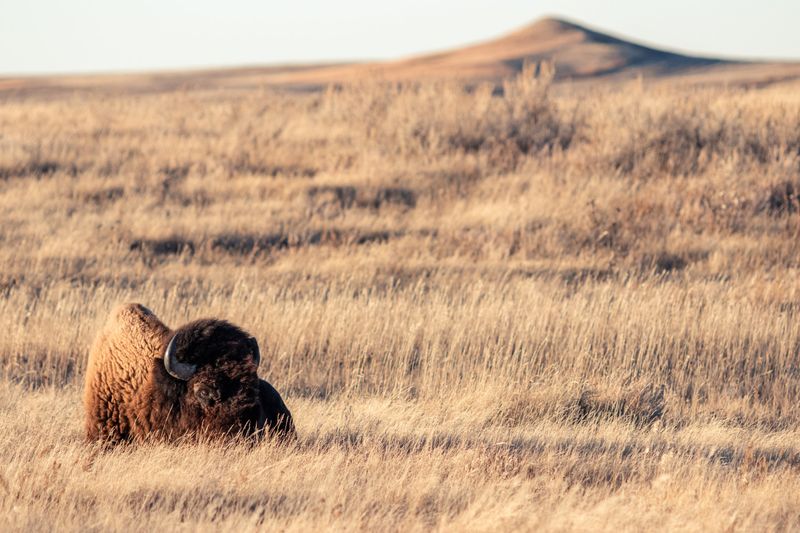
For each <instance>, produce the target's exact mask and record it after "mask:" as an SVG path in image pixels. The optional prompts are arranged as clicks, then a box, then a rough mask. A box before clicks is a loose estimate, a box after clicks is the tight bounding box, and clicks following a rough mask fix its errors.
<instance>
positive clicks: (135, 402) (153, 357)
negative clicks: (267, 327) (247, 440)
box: [84, 304, 295, 443]
mask: <svg viewBox="0 0 800 533" xmlns="http://www.w3.org/2000/svg"><path fill="white" fill-rule="evenodd" d="M173 335H174V336H175V344H176V348H177V349H176V352H175V355H176V357H177V359H178V361H180V362H182V363H190V364H195V365H197V371H196V372H195V373H194V375H193V376H192V377H191V378H190V379H189V380H188V381H182V380H180V379H176V378H174V377H173V376H171V375H170V374H169V373H168V372H167V371H166V369H165V368H164V360H163V359H162V357H163V354H164V351H165V349H166V347H167V344H168V343H169V341H170V339H171V338H172V337H173ZM255 350H257V345H255V340H254V339H253V338H252V337H250V336H249V335H248V334H247V333H245V332H244V331H242V330H241V329H239V328H238V327H236V326H234V325H232V324H230V323H228V322H225V321H223V320H214V319H206V320H198V321H195V322H191V323H189V324H187V325H185V326H183V327H181V328H179V329H178V330H176V331H174V332H173V331H171V330H170V329H169V328H168V327H167V326H165V325H164V324H163V323H162V322H161V321H160V320H159V319H158V318H157V317H156V316H155V315H154V314H153V313H152V312H151V311H150V310H148V309H147V308H145V307H143V306H141V305H139V304H126V305H122V306H120V307H118V308H117V309H115V310H114V312H112V313H111V316H110V317H109V319H108V322H107V323H106V325H105V327H104V328H103V330H102V331H101V332H100V333H99V334H98V336H97V338H96V339H95V341H94V345H93V346H92V350H91V352H90V354H89V363H88V367H87V371H86V387H85V391H84V407H85V410H86V436H87V438H88V439H90V440H102V441H107V442H110V443H116V442H122V441H127V440H142V439H145V438H151V437H155V438H161V439H174V438H178V437H182V436H185V435H197V434H201V435H207V436H221V435H242V434H243V435H253V434H255V435H259V436H260V435H263V434H264V433H265V432H268V433H271V434H275V435H278V436H281V437H287V436H293V435H294V433H295V430H294V424H293V422H292V416H291V413H289V410H288V409H287V408H286V405H285V404H284V403H283V400H282V399H281V396H280V394H278V392H277V391H276V390H275V389H274V388H273V387H272V385H270V384H269V383H267V382H266V381H264V380H262V379H259V378H258V375H257V368H256V363H255V361H254V352H255Z"/></svg>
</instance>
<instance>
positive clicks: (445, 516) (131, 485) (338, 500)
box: [0, 65, 800, 531]
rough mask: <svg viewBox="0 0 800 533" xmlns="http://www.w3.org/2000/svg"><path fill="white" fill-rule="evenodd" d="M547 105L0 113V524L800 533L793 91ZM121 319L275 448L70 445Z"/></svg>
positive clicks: (45, 100) (638, 85)
mask: <svg viewBox="0 0 800 533" xmlns="http://www.w3.org/2000/svg"><path fill="white" fill-rule="evenodd" d="M552 77H553V71H552V68H550V67H548V66H547V65H543V66H541V67H540V68H534V67H528V68H526V69H523V71H522V72H521V73H520V74H519V75H518V76H517V77H516V78H514V79H512V80H509V81H506V82H505V83H504V84H503V86H502V88H501V89H502V90H498V88H497V87H493V86H491V85H478V86H475V87H470V88H465V87H463V86H462V85H459V84H457V83H455V82H435V81H431V82H424V83H384V82H378V81H365V82H363V83H355V84H345V85H338V86H331V87H329V88H328V89H326V90H325V91H321V92H310V93H300V92H286V91H281V90H278V89H274V88H266V87H253V88H239V89H236V90H233V89H229V90H226V89H207V90H204V89H195V90H188V89H186V90H180V89H178V90H171V91H166V92H158V93H152V94H150V93H139V92H131V93H126V92H124V91H120V92H118V93H97V92H91V91H79V90H76V91H71V92H69V91H68V92H64V93H59V94H57V95H52V94H40V93H31V94H14V95H11V94H5V95H0V213H2V217H1V218H0V244H2V246H0V264H2V270H1V271H0V331H3V335H2V337H0V413H2V415H1V416H0V435H3V437H2V438H0V528H2V529H3V530H5V531H10V530H50V529H57V530H63V531H71V530H86V529H88V530H103V531H117V530H118V531H129V530H143V531H144V530H153V529H170V530H215V531H216V530H231V531H243V530H244V531H246V530H275V529H278V530H287V531H306V530H311V529H322V530H340V529H344V530H410V531H417V530H431V529H433V530H470V531H506V530H559V531H562V530H593V531H594V530H600V531H602V530H608V531H612V530H614V531H616V530H653V529H655V530H692V531H700V530H702V531H706V530H712V531H752V530H766V531H785V530H795V529H799V528H800V476H799V475H798V474H800V410H799V409H798V399H800V320H798V319H799V318H800V277H798V274H800V254H798V252H799V251H800V250H798V237H800V199H799V196H798V195H800V127H799V126H800V98H798V96H797V92H796V91H793V90H790V89H789V88H781V87H780V86H776V87H765V88H755V87H753V88H749V89H745V88H723V87H719V86H717V87H705V88H704V87H700V86H694V87H681V86H678V85H664V84H659V85H650V84H648V83H647V82H646V81H642V80H640V81H637V82H630V83H625V84H622V85H615V86H613V87H611V86H606V87H603V86H597V87H595V88H587V87H582V88H571V86H570V85H569V84H562V85H559V88H558V90H557V91H554V87H553V85H552V83H551V81H552ZM573 89H574V90H573ZM124 301H138V302H141V303H143V304H145V305H147V306H148V307H150V308H151V309H153V310H154V311H155V312H156V313H157V314H158V315H159V316H161V317H162V318H163V319H164V320H165V321H166V322H167V323H168V324H170V325H179V324H181V323H183V322H185V321H187V320H190V319H194V318H199V317H203V316H220V317H224V318H227V319H229V320H231V321H233V322H235V323H237V324H240V325H241V326H242V327H244V328H246V329H248V330H249V331H251V332H252V333H254V334H255V335H256V336H257V337H258V339H259V341H260V343H261V351H262V363H261V368H260V372H261V374H262V375H263V376H264V377H266V378H267V379H268V380H270V381H271V382H272V383H273V384H274V385H275V386H276V387H277V388H278V390H280V391H281V392H282V394H283V395H284V397H285V399H286V402H287V404H288V406H289V407H290V409H291V410H292V412H293V414H294V416H295V421H296V423H297V427H298V432H299V435H300V438H299V441H298V442H297V443H296V444H294V445H291V446H279V445H275V444H272V443H268V442H267V443H264V444H262V445H259V446H257V447H249V446H247V445H244V444H242V443H236V442H233V443H229V444H225V445H223V444H219V443H200V444H197V443H195V444H189V443H184V444H175V445H164V444H149V445H140V446H123V447H120V448H117V449H114V450H110V451H109V450H103V449H101V448H99V447H96V446H94V445H89V444H86V443H85V442H84V440H83V435H82V416H83V413H82V407H81V404H80V390H81V387H82V379H83V370H84V364H85V360H86V356H87V352H88V347H89V345H90V343H91V340H92V337H93V335H94V333H95V332H96V331H97V330H98V329H99V327H100V325H101V324H102V322H103V321H104V320H105V317H106V316H107V314H108V313H109V311H110V310H111V308H112V307H113V306H114V305H115V304H117V303H120V302H124Z"/></svg>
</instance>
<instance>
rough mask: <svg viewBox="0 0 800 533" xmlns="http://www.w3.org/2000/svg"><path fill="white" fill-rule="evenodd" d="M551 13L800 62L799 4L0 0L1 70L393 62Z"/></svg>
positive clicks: (649, 39) (687, 45) (730, 53)
mask: <svg viewBox="0 0 800 533" xmlns="http://www.w3.org/2000/svg"><path fill="white" fill-rule="evenodd" d="M546 15H550V16H562V17H566V18H568V19H570V20H573V21H576V22H580V23H583V24H585V25H587V26H589V27H593V28H595V29H599V30H603V31H607V32H609V33H612V34H615V35H617V36H623V37H629V38H632V39H634V40H638V41H640V42H644V43H646V44H650V45H655V46H660V47H664V48H668V49H670V50H677V51H682V52H689V53H694V54H698V55H712V56H724V57H731V58H771V59H798V60H800V0H760V1H753V0H725V1H723V0H671V1H642V0H617V1H607V0H594V1H593V0H566V1H563V0H562V1H521V0H495V1H478V0H441V1H436V0H406V1H396V0H395V1H392V2H380V1H377V0H308V1H294V2H292V1H285V0H284V1H277V0H264V1H256V0H225V1H222V0H218V1H212V0H137V1H133V0H128V1H121V0H71V1H69V0H0V74H5V75H9V74H23V73H49V72H107V71H136V70H151V69H168V68H192V67H205V66H239V65H265V64H283V63H294V62H314V61H336V60H354V59H389V58H397V57H403V56H408V55H412V54H417V53H421V52H430V51H438V50H443V49H448V48H454V47H458V46H460V45H463V44H468V43H474V42H479V41H482V40H486V39H491V38H493V37H496V36H499V35H501V34H503V33H507V32H510V31H513V30H515V29H517V28H519V27H521V26H525V25H527V24H529V23H531V22H532V21H534V20H536V19H537V18H540V17H542V16H546Z"/></svg>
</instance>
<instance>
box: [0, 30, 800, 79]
mask: <svg viewBox="0 0 800 533" xmlns="http://www.w3.org/2000/svg"><path fill="white" fill-rule="evenodd" d="M540 61H552V62H553V63H554V64H555V67H556V75H555V77H556V81H566V80H571V81H575V82H578V83H580V84H585V83H608V82H611V83H613V82H615V81H621V80H626V79H633V78H636V77H638V76H643V77H645V78H647V79H649V80H653V81H656V82H659V81H677V82H681V83H689V84H720V83H722V84H729V85H756V86H758V85H768V84H772V83H778V82H787V81H795V80H800V63H797V62H794V63H793V62H758V61H732V60H722V59H716V58H711V57H697V56H691V55H685V54H680V53H677V52H669V51H666V50H660V49H657V48H653V47H649V46H645V45H641V44H637V43H634V42H631V41H628V40H625V39H623V38H621V37H615V36H612V35H609V34H606V33H603V32H600V31H597V30H594V29H590V28H587V27H585V26H583V25H581V24H577V23H575V22H570V21H567V20H563V19H560V18H554V17H548V18H543V19H540V20H537V21H536V22H534V23H532V24H530V25H528V26H525V27H523V28H521V29H519V30H516V31H514V32H511V33H509V34H506V35H503V36H501V37H499V38H497V39H494V40H490V41H486V42H482V43H478V44H473V45H468V46H464V47H461V48H456V49H452V50H449V51H444V52H438V53H433V54H424V55H419V56H415V57H410V58H406V59H401V60H395V61H385V62H373V63H345V64H337V65H289V66H283V67H276V66H268V67H257V66H256V67H247V68H231V69H213V70H211V69H207V70H197V71H184V72H160V73H151V74H127V75H102V76H100V75H98V76H50V77H47V76H45V77H30V78H19V77H17V78H13V79H12V78H6V79H3V78H0V94H8V93H10V92H11V93H13V92H18V93H21V94H27V93H28V92H30V91H34V92H44V93H50V92H60V91H62V90H69V89H97V90H111V91H121V90H122V91H125V90H128V91H136V92H163V91H170V90H176V89H192V88H194V89H231V88H239V89H246V88H252V87H258V86H265V85H267V86H269V85H272V86H279V87H286V88H293V89H312V90H313V89H316V88H319V87H322V86H325V85H328V84H331V83H347V82H355V81H362V80H366V79H379V80H387V81H422V80H432V79H452V80H459V81H463V82H465V83H477V82H492V83H499V82H501V81H502V80H503V79H507V78H509V77H511V76H513V75H514V74H516V73H517V72H519V71H521V69H522V67H523V65H524V64H525V63H526V62H540Z"/></svg>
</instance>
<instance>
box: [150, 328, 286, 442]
mask: <svg viewBox="0 0 800 533" xmlns="http://www.w3.org/2000/svg"><path fill="white" fill-rule="evenodd" d="M259 360H260V354H259V349H258V343H257V342H256V339H255V338H254V337H252V336H250V335H249V334H247V333H245V332H244V331H242V330H241V329H239V328H238V327H236V326H234V325H232V324H230V323H228V322H225V321H222V320H211V319H207V320H198V321H195V322H191V323H189V324H187V325H185V326H183V327H181V328H179V329H178V330H176V331H175V332H174V334H173V336H172V338H171V339H170V341H169V343H168V344H167V348H166V350H165V351H164V356H163V367H162V368H163V370H161V373H162V377H163V378H164V379H165V380H166V381H167V382H168V383H164V385H165V387H164V389H165V390H168V391H171V393H168V395H169V396H171V397H172V398H171V400H172V401H171V402H169V403H170V404H171V406H170V410H171V411H172V413H173V416H176V417H177V418H176V419H173V423H174V424H176V425H177V427H176V428H175V429H177V430H178V431H179V433H184V434H185V433H201V434H205V435H210V436H215V435H253V434H258V435H260V434H262V429H264V426H265V422H267V423H269V421H270V420H272V419H274V415H275V413H274V411H275V409H276V408H278V407H279V406H276V405H274V402H272V403H273V404H270V402H269V401H268V399H262V396H263V395H262V394H261V392H260V389H261V388H262V386H261V385H260V384H261V380H260V379H259V378H258V374H257V369H258V363H259ZM164 374H168V375H169V376H170V377H169V378H168V377H167V376H166V375H164ZM281 406H282V407H283V409H285V406H283V403H282V401H281ZM286 415H287V416H289V415H288V411H286ZM267 429H272V428H267Z"/></svg>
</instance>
